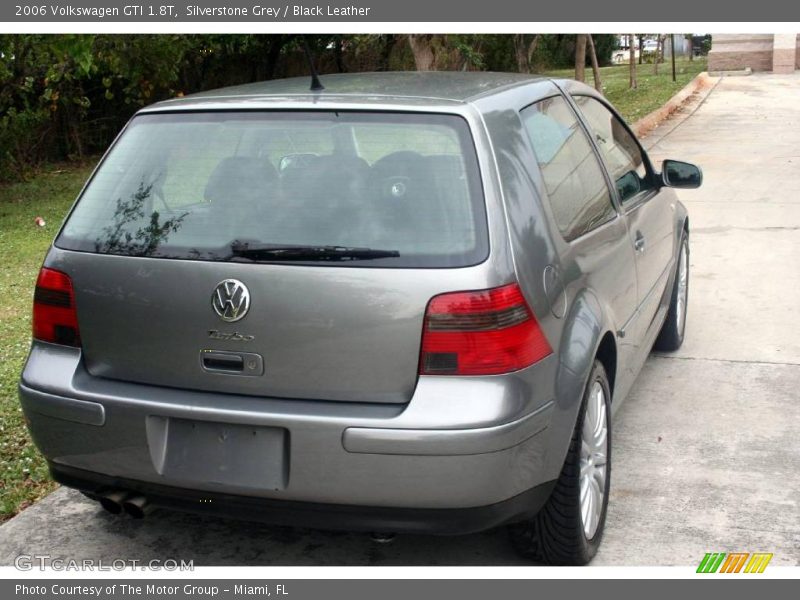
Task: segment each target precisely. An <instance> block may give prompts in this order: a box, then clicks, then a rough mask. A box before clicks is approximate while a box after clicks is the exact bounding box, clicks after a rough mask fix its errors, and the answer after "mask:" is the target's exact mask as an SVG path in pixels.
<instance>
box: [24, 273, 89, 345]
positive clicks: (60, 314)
mask: <svg viewBox="0 0 800 600" xmlns="http://www.w3.org/2000/svg"><path fill="white" fill-rule="evenodd" d="M33 337H34V338H36V339H37V340H41V341H43V342H51V343H53V344H62V345H64V346H80V345H81V338H80V334H79V333H78V314H77V312H76V311H75V294H74V293H73V292H72V280H71V279H70V278H69V275H67V274H66V273H62V272H61V271H56V270H54V269H47V268H42V270H41V271H40V272H39V279H37V280H36V291H35V292H34V294H33Z"/></svg>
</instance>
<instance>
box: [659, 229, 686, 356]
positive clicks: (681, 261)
mask: <svg viewBox="0 0 800 600" xmlns="http://www.w3.org/2000/svg"><path fill="white" fill-rule="evenodd" d="M688 303H689V240H688V239H687V237H686V232H684V233H683V236H682V237H681V251H680V254H679V255H678V265H677V268H676V270H675V282H674V283H673V284H672V296H671V298H670V302H669V310H668V312H667V318H666V319H665V320H664V324H663V325H662V326H661V331H660V332H659V333H658V337H657V338H656V341H655V344H653V348H655V349H656V350H660V351H662V352H673V351H675V350H677V349H678V348H680V347H681V344H683V334H684V332H685V331H686V309H687V307H688Z"/></svg>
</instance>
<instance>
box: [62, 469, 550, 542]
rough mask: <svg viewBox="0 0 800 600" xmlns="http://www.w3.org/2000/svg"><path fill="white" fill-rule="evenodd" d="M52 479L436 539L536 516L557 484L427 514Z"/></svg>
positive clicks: (293, 520) (84, 478)
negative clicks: (430, 536) (497, 500)
mask: <svg viewBox="0 0 800 600" xmlns="http://www.w3.org/2000/svg"><path fill="white" fill-rule="evenodd" d="M50 472H51V474H52V476H53V478H54V479H55V480H56V481H58V482H59V483H61V484H62V485H65V486H67V487H71V488H75V489H78V490H81V491H82V492H85V493H87V494H89V495H97V494H98V493H103V492H105V491H108V490H112V489H113V490H125V491H128V492H132V493H137V494H141V495H144V496H145V497H146V498H147V499H148V501H149V502H150V504H152V505H153V506H155V507H158V508H166V509H170V510H180V511H185V512H191V513H196V514H202V515H213V516H220V517H226V518H233V519H242V520H248V521H260V522H264V523H270V524H274V525H283V526H295V527H308V528H312V529H335V530H340V531H368V532H398V533H400V532H403V533H419V534H436V535H456V534H468V533H475V532H478V531H485V530H487V529H491V528H493V527H497V526H499V525H503V524H506V523H511V522H514V521H518V520H520V519H524V518H527V517H530V516H533V515H534V514H536V512H538V511H539V509H540V508H541V507H542V506H544V503H545V502H546V501H547V499H548V498H549V497H550V492H551V491H552V489H553V487H554V485H555V482H554V481H553V482H548V483H544V484H541V485H539V486H537V487H535V488H532V489H530V490H527V491H525V492H522V493H521V494H518V495H517V496H514V497H513V498H510V499H508V500H505V501H503V502H497V503H495V504H490V505H487V506H478V507H471V508H451V509H425V508H405V507H383V506H354V505H345V504H320V503H313V502H296V501H286V500H272V499H265V498H252V497H249V496H237V495H232V494H222V493H203V492H198V491H196V490H190V489H186V488H176V487H169V486H164V485H158V484H153V483H147V482H142V481H132V480H127V479H124V478H119V477H109V476H106V475H100V474H97V473H90V472H88V471H82V470H80V469H73V468H70V467H64V466H60V465H56V464H51V465H50Z"/></svg>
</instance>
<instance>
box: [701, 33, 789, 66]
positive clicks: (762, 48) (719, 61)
mask: <svg viewBox="0 0 800 600" xmlns="http://www.w3.org/2000/svg"><path fill="white" fill-rule="evenodd" d="M773 37H774V36H773V35H772V34H733V33H721V34H714V35H713V36H712V38H711V50H710V51H709V53H708V70H709V71H740V70H742V69H746V68H747V67H750V68H751V69H752V70H753V71H772V47H773Z"/></svg>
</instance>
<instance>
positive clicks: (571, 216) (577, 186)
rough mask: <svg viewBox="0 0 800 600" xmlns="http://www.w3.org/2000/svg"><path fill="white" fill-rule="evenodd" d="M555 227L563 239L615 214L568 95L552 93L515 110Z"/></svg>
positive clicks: (595, 157) (575, 234) (603, 180)
mask: <svg viewBox="0 0 800 600" xmlns="http://www.w3.org/2000/svg"><path fill="white" fill-rule="evenodd" d="M520 116H521V117H522V122H523V124H524V126H525V130H526V132H527V134H528V138H529V139H530V141H531V145H532V146H533V151H534V153H535V154H536V160H537V162H538V163H539V169H541V172H542V176H543V178H544V183H545V186H546V187H547V194H548V196H549V197H550V205H551V207H552V210H553V216H554V217H555V220H556V223H557V225H558V228H559V229H560V231H561V234H562V235H563V236H564V239H566V240H567V241H570V240H574V239H575V238H577V237H579V236H581V235H583V234H584V233H586V232H588V231H591V230H592V229H594V228H595V227H597V226H599V225H601V224H603V223H605V222H606V221H609V220H610V219H612V218H613V217H614V215H615V210H614V206H613V204H612V203H611V194H610V192H609V189H608V185H606V179H605V177H604V175H603V171H602V168H601V166H600V162H599V159H598V158H597V155H596V154H595V153H594V150H593V149H592V146H591V144H590V143H589V139H588V138H587V136H586V134H585V132H584V130H583V129H582V128H581V126H580V124H579V123H578V120H577V117H576V116H575V113H574V112H573V110H572V108H570V106H569V104H568V103H567V101H566V100H565V99H564V98H562V97H560V96H556V97H553V98H547V99H545V100H542V101H540V102H537V103H536V104H532V105H531V106H528V107H527V108H524V109H523V110H522V111H521V112H520Z"/></svg>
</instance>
